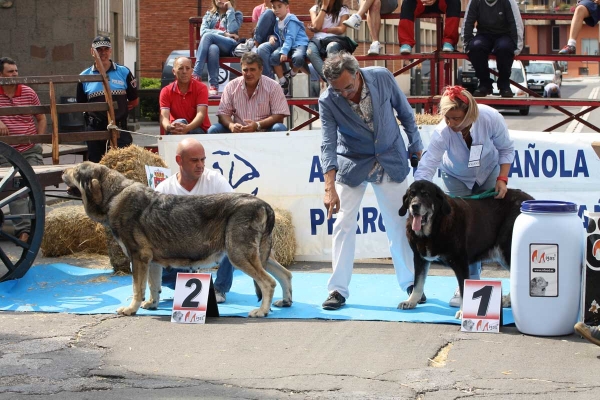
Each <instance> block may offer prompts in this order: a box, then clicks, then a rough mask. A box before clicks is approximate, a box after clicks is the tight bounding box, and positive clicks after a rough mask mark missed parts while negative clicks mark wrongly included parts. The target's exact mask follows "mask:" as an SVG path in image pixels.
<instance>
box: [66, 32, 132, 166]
mask: <svg viewBox="0 0 600 400" xmlns="http://www.w3.org/2000/svg"><path fill="white" fill-rule="evenodd" d="M94 49H95V50H96V51H97V52H98V56H99V57H100V62H101V63H102V66H103V67H104V71H106V76H107V78H108V85H109V86H110V91H111V93H112V98H113V100H114V101H116V102H117V104H118V107H117V109H116V110H115V120H116V121H115V122H114V124H116V125H117V126H118V127H119V128H120V129H125V130H126V129H127V117H128V112H129V110H132V109H133V108H134V107H136V106H137V105H138V104H139V102H140V100H139V98H138V90H137V83H136V81H135V77H134V76H133V74H132V73H131V71H130V70H129V68H127V67H126V66H124V65H119V64H117V63H116V62H113V60H111V58H110V57H111V55H112V46H111V42H110V38H109V37H108V36H96V37H95V38H94V40H93V41H92V48H91V52H92V54H94ZM98 68H99V66H98V65H97V64H96V63H94V65H92V66H91V67H89V68H87V69H85V70H84V71H83V72H82V73H80V74H79V75H99V74H100V71H99V70H98ZM104 101H106V97H105V94H104V86H103V84H102V82H79V83H78V84H77V102H78V103H93V102H104ZM84 117H85V130H86V131H105V130H106V129H107V127H108V117H107V116H106V112H104V111H102V112H99V111H94V112H89V113H84ZM131 143H133V138H132V137H131V133H129V132H125V131H121V132H120V135H119V138H118V139H117V146H118V147H119V148H123V147H127V146H129V145H130V144H131ZM107 145H108V141H107V140H88V141H87V146H88V160H90V161H92V162H100V159H102V157H103V156H104V153H106V147H107Z"/></svg>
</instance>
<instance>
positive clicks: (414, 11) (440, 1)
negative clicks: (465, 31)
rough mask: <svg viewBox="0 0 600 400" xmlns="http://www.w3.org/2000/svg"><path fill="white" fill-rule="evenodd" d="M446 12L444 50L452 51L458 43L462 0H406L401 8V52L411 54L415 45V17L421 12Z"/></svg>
mask: <svg viewBox="0 0 600 400" xmlns="http://www.w3.org/2000/svg"><path fill="white" fill-rule="evenodd" d="M429 13H435V14H446V18H445V20H444V38H443V39H442V43H443V44H442V51H445V52H452V51H454V50H455V49H456V44H457V43H458V25H459V23H460V0H404V1H403V2H402V7H401V8H400V25H399V26H398V43H400V54H411V53H412V49H413V47H414V46H415V43H416V42H415V18H418V17H419V16H421V14H429Z"/></svg>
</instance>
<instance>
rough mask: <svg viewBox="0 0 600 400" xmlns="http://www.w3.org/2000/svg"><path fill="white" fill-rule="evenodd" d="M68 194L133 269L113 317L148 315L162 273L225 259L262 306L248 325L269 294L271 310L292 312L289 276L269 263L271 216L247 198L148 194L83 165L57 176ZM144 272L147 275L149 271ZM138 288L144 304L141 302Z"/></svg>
mask: <svg viewBox="0 0 600 400" xmlns="http://www.w3.org/2000/svg"><path fill="white" fill-rule="evenodd" d="M62 178H63V181H64V182H65V183H66V184H67V186H68V187H69V189H68V192H69V193H70V194H72V195H74V196H77V197H81V199H82V200H83V206H84V208H85V211H86V213H87V215H88V216H89V217H90V218H91V219H92V220H94V221H97V222H99V223H101V224H103V225H105V226H107V227H108V228H110V230H111V231H112V234H113V235H114V237H115V239H116V240H117V242H119V244H120V245H121V247H122V248H123V251H124V252H125V253H126V254H127V255H128V256H129V259H130V260H131V262H132V265H133V267H132V268H133V271H132V272H133V300H132V301H131V304H130V305H129V306H128V307H121V308H119V309H118V310H117V312H118V313H119V314H123V315H133V314H135V313H136V312H137V310H138V309H139V308H140V305H141V306H142V307H143V308H146V309H150V310H154V309H156V307H157V306H158V302H159V299H160V288H161V282H162V267H173V268H178V267H179V268H199V267H211V266H214V265H215V264H216V262H218V261H219V260H220V259H221V258H222V257H223V255H224V254H225V253H227V255H228V256H229V259H230V260H231V263H232V264H233V265H234V266H235V267H236V268H238V269H240V270H242V271H244V272H245V273H246V274H248V275H249V276H250V277H251V278H252V279H254V286H255V289H256V295H257V296H258V299H259V300H261V298H262V303H261V306H260V308H258V309H256V310H252V311H251V312H250V314H249V316H250V317H265V316H266V315H267V314H268V313H269V311H270V304H271V301H272V299H273V292H274V291H275V285H276V283H275V280H273V278H271V276H269V274H267V271H268V272H269V273H271V274H272V275H273V276H274V277H275V279H277V281H279V284H280V285H281V287H282V291H283V299H282V300H278V301H276V302H275V303H273V304H274V305H275V306H277V307H289V306H291V305H292V274H291V273H290V272H289V271H288V270H287V269H285V268H284V267H283V266H281V264H279V263H278V262H277V261H275V260H274V259H273V258H272V257H271V244H272V237H271V232H272V231H273V226H274V224H275V213H274V212H273V209H272V208H271V206H269V204H267V203H266V202H264V201H263V200H261V199H259V198H257V197H254V196H252V195H248V194H240V193H222V194H215V195H209V196H175V195H164V194H160V193H157V192H155V191H154V190H152V189H150V188H148V187H146V186H145V185H143V184H141V183H137V182H134V181H132V180H130V179H127V178H125V177H124V176H123V175H121V174H120V173H119V172H117V171H114V170H111V169H109V168H107V167H105V166H103V165H100V164H94V163H91V162H84V163H82V164H79V165H77V166H75V167H73V168H69V169H67V170H65V172H64V173H63V176H62ZM149 266H150V268H149ZM146 281H148V282H149V284H150V299H149V300H147V301H143V300H144V294H145V292H146Z"/></svg>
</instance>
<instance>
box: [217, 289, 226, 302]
mask: <svg viewBox="0 0 600 400" xmlns="http://www.w3.org/2000/svg"><path fill="white" fill-rule="evenodd" d="M215 297H216V298H217V304H221V303H225V301H226V300H227V293H223V292H219V291H218V290H215Z"/></svg>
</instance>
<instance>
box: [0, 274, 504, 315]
mask: <svg viewBox="0 0 600 400" xmlns="http://www.w3.org/2000/svg"><path fill="white" fill-rule="evenodd" d="M213 279H214V276H213ZM328 279H329V274H325V273H309V272H306V273H305V272H295V273H294V277H293V280H292V287H293V296H294V298H293V300H294V304H293V305H292V307H290V308H277V307H274V306H272V307H271V308H272V312H271V313H269V318H282V319H339V320H363V321H403V322H428V323H447V324H459V322H460V321H458V320H456V319H454V314H455V313H456V310H457V309H456V308H451V307H449V306H448V300H449V299H450V298H451V297H452V294H453V293H454V289H455V287H456V279H455V278H454V277H445V276H430V277H428V278H427V283H426V286H425V294H426V295H427V303H425V304H420V305H418V306H417V308H415V309H413V310H398V309H396V306H397V305H398V303H399V302H401V301H402V300H405V299H406V297H407V296H406V293H403V292H402V291H401V290H400V289H399V287H398V284H397V281H396V277H395V275H389V274H354V275H353V276H352V283H351V285H350V293H351V296H350V298H349V299H348V300H347V302H346V306H345V307H343V308H341V309H339V310H337V311H326V310H323V309H322V308H321V303H322V302H323V301H324V300H325V298H326V297H327V280H328ZM502 286H503V289H504V291H505V292H506V291H508V289H509V288H510V284H509V281H508V279H502ZM280 298H281V288H280V287H279V285H277V289H276V290H275V300H277V299H280ZM130 299H131V277H130V276H113V275H112V274H111V271H108V270H94V269H87V268H80V267H74V266H71V265H67V264H49V265H38V266H35V267H32V268H31V269H30V270H29V271H28V272H27V274H26V275H25V276H24V277H23V278H21V279H18V280H12V281H7V282H2V283H0V310H2V311H36V312H65V313H73V314H113V313H115V311H116V309H117V308H119V307H121V306H126V305H128V304H129V301H130ZM172 306H173V290H171V289H169V288H166V287H163V290H162V295H161V302H160V305H159V308H158V310H154V311H148V310H144V309H141V308H140V310H139V312H138V315H171V308H172ZM257 307H258V302H257V299H256V295H255V294H254V285H253V283H252V280H251V279H250V278H249V277H248V276H247V275H245V274H243V273H242V272H240V271H235V274H234V280H233V287H232V291H231V292H230V293H228V294H227V303H225V304H220V305H219V313H220V315H221V316H227V317H247V316H248V312H250V310H252V309H254V308H257ZM503 318H504V324H505V325H507V324H513V323H514V319H513V315H512V312H511V310H510V309H504V314H503Z"/></svg>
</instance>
